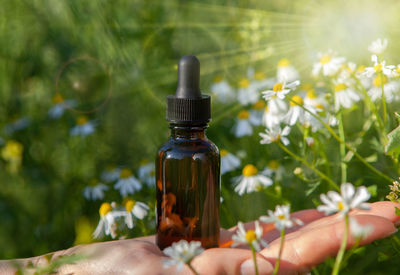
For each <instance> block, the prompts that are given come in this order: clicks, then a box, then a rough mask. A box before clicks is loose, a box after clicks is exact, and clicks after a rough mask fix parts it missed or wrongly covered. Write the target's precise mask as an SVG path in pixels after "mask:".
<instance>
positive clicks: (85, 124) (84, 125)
mask: <svg viewBox="0 0 400 275" xmlns="http://www.w3.org/2000/svg"><path fill="white" fill-rule="evenodd" d="M95 127H96V125H95V123H94V122H93V121H89V119H88V118H87V117H86V116H79V117H78V118H77V119H76V126H74V127H73V128H72V129H71V131H70V134H71V136H82V137H85V136H88V135H91V134H93V133H94V131H95Z"/></svg>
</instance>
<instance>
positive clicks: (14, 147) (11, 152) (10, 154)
mask: <svg viewBox="0 0 400 275" xmlns="http://www.w3.org/2000/svg"><path fill="white" fill-rule="evenodd" d="M23 151H24V146H23V145H22V144H21V143H19V142H17V141H15V140H9V141H7V143H6V146H4V148H3V150H2V151H1V155H2V156H3V158H4V159H5V160H10V161H13V160H21V157H22V152H23Z"/></svg>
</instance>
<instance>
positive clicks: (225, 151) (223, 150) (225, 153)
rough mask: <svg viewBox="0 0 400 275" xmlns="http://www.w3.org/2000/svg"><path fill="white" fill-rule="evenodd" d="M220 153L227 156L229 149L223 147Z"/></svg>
mask: <svg viewBox="0 0 400 275" xmlns="http://www.w3.org/2000/svg"><path fill="white" fill-rule="evenodd" d="M219 153H220V154H221V157H225V156H226V155H228V151H227V150H225V149H221V150H220V151H219Z"/></svg>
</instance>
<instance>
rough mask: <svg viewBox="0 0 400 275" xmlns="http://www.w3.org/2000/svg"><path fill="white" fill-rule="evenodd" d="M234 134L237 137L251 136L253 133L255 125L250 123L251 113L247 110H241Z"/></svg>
mask: <svg viewBox="0 0 400 275" xmlns="http://www.w3.org/2000/svg"><path fill="white" fill-rule="evenodd" d="M234 134H235V136H236V137H238V138H240V137H244V136H251V135H252V134H253V127H252V126H251V124H250V113H249V111H247V110H242V111H240V112H239V114H238V116H237V120H236V125H235V126H234Z"/></svg>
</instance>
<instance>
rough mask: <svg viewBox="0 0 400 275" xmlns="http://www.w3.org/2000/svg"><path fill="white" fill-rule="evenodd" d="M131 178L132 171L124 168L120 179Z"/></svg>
mask: <svg viewBox="0 0 400 275" xmlns="http://www.w3.org/2000/svg"><path fill="white" fill-rule="evenodd" d="M131 176H132V171H131V170H130V169H128V168H123V169H122V170H121V173H120V174H119V177H120V178H121V179H127V178H129V177H131Z"/></svg>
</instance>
